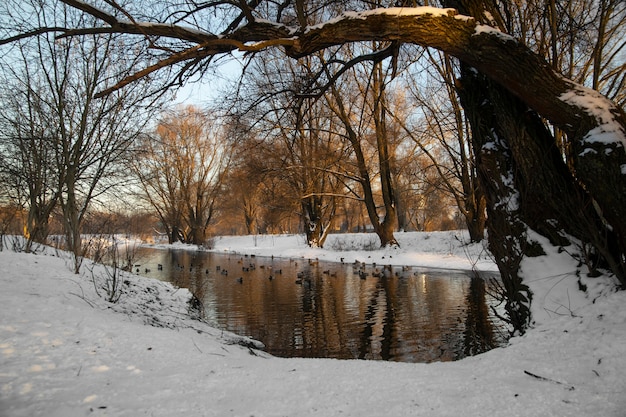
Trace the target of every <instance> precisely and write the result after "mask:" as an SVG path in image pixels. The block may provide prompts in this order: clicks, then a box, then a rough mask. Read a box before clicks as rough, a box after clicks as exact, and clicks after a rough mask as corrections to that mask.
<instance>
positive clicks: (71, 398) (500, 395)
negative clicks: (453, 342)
mask: <svg viewBox="0 0 626 417" xmlns="http://www.w3.org/2000/svg"><path fill="white" fill-rule="evenodd" d="M406 237H408V236H406ZM246 239H250V240H249V241H248V242H249V243H246ZM252 239H254V238H252V237H244V238H241V240H240V241H239V242H237V238H226V237H224V238H222V239H216V241H215V242H214V249H213V250H216V251H231V252H233V253H235V252H236V253H248V252H249V251H252V250H254V251H262V253H261V252H255V253H256V254H257V255H258V256H261V255H264V256H272V255H274V256H298V257H311V258H316V257H317V258H320V259H322V258H323V257H325V256H331V255H330V254H326V253H327V252H328V253H331V251H330V249H324V250H315V249H308V248H306V247H304V248H302V247H300V246H294V245H299V244H298V243H297V242H294V241H291V242H288V239H287V237H285V238H284V239H285V241H283V240H282V239H283V238H281V237H271V238H270V237H264V238H263V239H264V240H263V241H262V240H261V239H260V238H258V237H257V238H256V241H253V240H252ZM265 239H267V240H265ZM270 239H273V240H270ZM291 239H297V237H292V238H291ZM411 239H413V242H414V243H413V244H417V243H418V242H421V243H420V244H422V245H426V244H427V243H430V244H431V245H432V250H431V249H424V247H417V246H416V247H413V248H411V245H412V244H410V243H403V242H402V240H401V245H402V246H401V248H400V249H397V250H395V252H388V251H394V250H385V251H370V250H363V249H356V250H353V251H354V252H356V253H355V254H352V253H350V252H351V251H352V250H343V251H342V252H341V255H343V256H339V254H335V255H333V256H339V258H341V257H343V258H344V261H346V262H348V261H353V260H352V258H350V257H351V256H355V257H357V256H358V257H360V258H362V259H359V260H360V261H361V262H370V261H371V262H381V261H383V260H390V259H394V260H397V261H398V263H397V264H396V263H395V262H396V261H393V262H389V263H392V264H394V265H400V264H409V265H416V266H420V265H421V266H430V267H445V268H450V265H453V264H454V263H455V262H457V261H458V262H461V261H460V259H461V258H464V257H465V258H467V256H465V255H464V254H465V253H469V252H471V251H479V252H481V251H483V249H482V247H481V248H480V250H479V248H478V247H476V248H468V246H467V245H465V247H463V243H462V242H461V240H462V239H457V238H456V237H455V235H454V234H453V233H447V234H445V233H444V234H441V235H438V234H437V235H434V234H433V235H430V237H428V238H426V236H425V235H423V236H414V237H412V238H411ZM407 241H408V240H407ZM407 241H405V242H407ZM255 242H256V244H254V243H255ZM271 242H273V243H271ZM435 242H437V243H435ZM454 242H459V243H458V245H457V244H455V243H454ZM272 245H273V246H272ZM446 245H447V246H446ZM304 246H306V245H304ZM453 246H454V247H453ZM435 247H437V249H435ZM442 248H447V249H446V250H444V249H442ZM188 249H190V250H191V249H193V248H188ZM193 250H195V249H193ZM309 250H310V251H312V252H309ZM288 251H293V252H288ZM298 251H299V252H298ZM411 251H413V255H411ZM437 251H438V252H437ZM272 252H273V253H272ZM296 252H298V254H297V255H294V254H295V253H296ZM428 254H430V255H428ZM60 255H61V256H55V254H54V253H51V254H50V255H43V254H40V255H31V254H23V253H15V252H11V251H7V250H6V249H5V250H4V251H3V252H0V268H2V271H3V272H2V274H0V285H1V286H2V291H0V312H1V315H0V416H2V417H9V416H11V417H13V416H43V415H45V416H63V417H66V416H70V417H71V416H137V415H151V416H183V415H184V416H213V415H215V416H251V415H254V416H257V417H258V416H339V415H341V416H344V415H348V416H389V415H393V416H408V415H411V416H421V415H423V416H452V415H455V416H457V415H463V416H484V415H503V414H506V415H517V416H537V415H542V416H551V415H552V416H586V415H594V416H615V417H617V416H621V415H623V410H624V407H625V406H626V400H624V399H623V398H624V393H626V381H625V380H624V370H625V369H626V346H625V345H624V343H623V341H624V340H626V309H625V308H624V307H623V306H624V305H626V293H624V292H619V293H614V292H612V291H611V290H610V286H609V285H608V284H607V283H606V281H605V280H598V279H596V280H588V279H586V280H585V283H586V285H588V291H589V293H588V294H587V295H585V294H582V293H581V294H578V293H579V292H580V291H579V290H577V289H576V287H577V285H576V283H575V282H574V285H573V286H570V283H569V281H572V280H571V279H569V280H568V279H567V278H566V275H565V276H563V275H561V276H560V277H558V279H557V278H554V277H553V276H554V274H559V273H560V274H565V273H566V272H567V270H568V269H569V270H570V271H571V266H572V264H571V260H570V261H567V259H566V258H563V261H562V262H557V263H559V265H556V264H551V265H543V264H541V262H540V261H536V262H535V263H534V264H530V263H529V264H526V265H524V267H525V268H534V271H535V272H536V273H537V279H536V280H534V281H533V283H532V285H533V290H534V291H535V299H536V303H537V306H536V307H535V308H536V309H537V310H538V309H539V308H540V306H543V309H544V310H548V309H550V310H551V311H550V313H547V312H546V311H544V313H543V315H541V321H540V324H538V325H537V326H536V327H535V328H533V329H531V330H530V331H529V332H528V333H527V334H526V335H525V336H522V337H517V338H514V339H512V340H511V342H510V345H509V346H508V347H506V348H500V349H495V350H492V351H490V352H487V353H485V354H482V355H479V356H476V357H471V358H466V359H463V360H461V361H458V362H451V363H432V364H406V363H389V362H373V361H357V360H350V361H339V360H327V359H281V358H274V357H270V356H268V355H267V354H265V353H263V352H262V351H259V350H257V349H255V347H256V346H257V345H255V344H254V343H253V341H250V340H248V339H246V338H242V337H239V336H236V335H232V334H228V333H225V332H222V331H219V330H216V329H213V328H211V327H209V326H208V325H206V324H204V323H202V322H198V321H196V320H193V319H192V318H190V316H189V314H188V304H187V301H188V300H189V297H190V294H189V292H188V291H186V290H183V289H176V288H174V287H172V286H171V285H169V284H167V283H163V282H160V281H156V280H152V279H146V278H142V277H139V276H136V275H124V276H123V282H124V286H123V289H124V292H123V294H122V297H121V298H120V300H119V302H118V303H116V304H111V303H108V302H107V301H105V300H104V299H103V298H102V297H101V296H99V295H98V294H96V288H101V285H102V283H103V281H102V280H104V279H106V273H105V271H104V270H103V269H102V268H101V267H100V266H95V267H91V266H90V264H89V263H88V262H87V261H85V265H84V269H83V271H84V272H83V273H82V274H80V275H74V274H72V273H71V272H70V271H69V269H68V260H67V259H66V258H65V257H64V256H63V254H62V253H61V254H60ZM390 255H391V258H389V256H390ZM426 255H428V256H426ZM368 257H369V258H368ZM383 257H384V258H383ZM409 257H413V259H414V260H415V262H413V263H409V262H408V259H409ZM437 257H439V258H438V259H439V260H438V261H437V260H436V258H437ZM487 258H488V255H485V258H484V261H485V263H486V262H487V261H486V259H487ZM324 259H327V258H324ZM429 259H430V260H429ZM470 259H472V258H471V257H470ZM327 260H330V259H327ZM336 260H337V259H336ZM418 261H419V262H418ZM426 261H428V262H431V264H430V265H424V264H423V262H426ZM466 262H469V264H470V265H471V264H472V262H474V261H466ZM568 262H569V263H568ZM459 269H464V268H459ZM529 270H530V269H529ZM91 271H93V272H91ZM559 271H561V272H559ZM94 280H95V282H96V285H94ZM574 281H575V280H574ZM540 291H543V292H540ZM99 292H100V293H101V292H102V291H101V290H100V291H99ZM564 300H565V301H566V304H563V301H564ZM567 300H569V302H567ZM547 306H552V307H547ZM555 306H556V307H555Z"/></svg>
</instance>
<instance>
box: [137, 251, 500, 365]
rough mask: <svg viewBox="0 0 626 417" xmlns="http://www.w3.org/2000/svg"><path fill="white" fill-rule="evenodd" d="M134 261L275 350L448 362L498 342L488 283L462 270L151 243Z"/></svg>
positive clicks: (222, 322) (226, 324)
mask: <svg viewBox="0 0 626 417" xmlns="http://www.w3.org/2000/svg"><path fill="white" fill-rule="evenodd" d="M137 259H138V260H137V264H138V266H136V269H135V271H136V272H137V273H141V274H142V275H146V276H150V277H154V278H158V279H161V280H165V281H169V282H172V283H173V284H175V285H177V286H180V287H185V288H189V289H190V290H191V291H192V292H193V293H194V294H195V295H196V296H197V297H198V298H199V299H200V300H201V301H202V303H203V306H204V310H205V315H206V317H207V319H208V320H209V322H210V323H212V324H213V325H214V326H216V327H218V328H222V329H225V330H229V331H231V332H234V333H237V334H240V335H245V336H250V337H252V338H254V339H257V340H260V341H262V342H263V343H264V344H265V345H266V351H267V352H269V353H271V354H273V355H276V356H282V357H318V358H319V357H323V358H338V359H374V360H393V361H402V362H432V361H450V360H457V359H461V358H463V357H465V356H468V355H474V354H478V353H481V352H484V351H487V350H489V349H491V348H493V347H496V346H498V345H499V344H501V343H503V342H504V337H503V336H502V332H501V331H500V330H499V329H502V328H503V325H502V323H500V322H499V321H498V320H497V318H495V317H494V316H493V314H492V313H491V309H490V308H489V305H490V304H494V301H493V300H492V299H491V298H490V297H489V296H488V295H487V294H486V293H485V283H484V282H483V280H481V279H476V278H474V279H472V278H471V277H470V276H469V275H468V274H465V273H462V272H457V271H442V270H424V269H417V268H402V267H393V268H382V267H380V266H374V265H367V266H365V267H363V266H358V267H357V266H355V265H353V264H340V263H331V262H326V263H323V262H317V261H311V260H307V259H297V260H289V259H279V258H266V257H251V256H244V255H234V254H231V255H223V254H215V253H210V252H202V251H198V252H196V251H184V250H171V249H170V250H159V249H152V248H140V249H139V252H138V253H137ZM159 265H160V266H159ZM359 271H363V272H364V273H366V274H367V276H366V277H363V276H360V275H359V274H360V273H359ZM363 272H361V274H362V273H363Z"/></svg>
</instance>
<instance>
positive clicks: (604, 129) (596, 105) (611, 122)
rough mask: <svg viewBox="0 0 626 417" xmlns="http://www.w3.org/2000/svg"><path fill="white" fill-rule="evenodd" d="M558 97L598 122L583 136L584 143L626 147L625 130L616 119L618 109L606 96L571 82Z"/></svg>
mask: <svg viewBox="0 0 626 417" xmlns="http://www.w3.org/2000/svg"><path fill="white" fill-rule="evenodd" d="M559 99H560V100H561V101H563V102H564V103H567V104H569V105H572V106H576V107H578V108H580V109H582V110H583V111H584V112H585V113H587V114H588V115H589V116H592V117H594V118H595V119H596V121H597V122H598V126H597V127H596V128H594V129H592V130H591V131H589V132H588V133H587V135H586V136H585V138H584V142H585V143H602V144H612V143H615V144H618V145H619V146H622V147H623V148H626V132H624V128H623V127H622V126H621V124H620V123H618V121H617V119H616V115H617V114H619V111H618V110H617V108H616V107H615V104H613V103H612V102H611V101H609V100H607V99H606V97H604V96H602V95H601V94H600V93H598V92H597V91H595V90H593V89H591V88H587V87H584V86H582V85H578V84H573V87H572V88H571V89H570V90H569V91H567V92H566V93H563V94H562V95H561V96H560V97H559ZM583 152H584V151H583ZM581 156H582V155H581Z"/></svg>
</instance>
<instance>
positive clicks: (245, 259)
mask: <svg viewBox="0 0 626 417" xmlns="http://www.w3.org/2000/svg"><path fill="white" fill-rule="evenodd" d="M254 258H255V255H245V256H242V257H240V258H239V259H238V260H237V264H238V265H240V266H239V267H240V268H241V274H240V275H239V276H238V277H237V278H236V281H237V282H238V283H239V284H243V282H244V275H245V273H249V272H253V271H256V270H257V268H258V269H262V270H265V271H267V274H266V277H267V279H269V280H270V281H272V280H274V278H276V276H277V275H282V273H283V270H282V268H274V267H273V266H266V265H264V264H258V266H257V263H256V262H255V260H254ZM228 259H229V260H230V257H229V258H228ZM272 259H273V257H272ZM305 262H306V263H307V264H308V266H309V267H317V266H318V264H319V259H317V258H315V259H307V260H305ZM290 263H294V266H295V267H296V268H297V267H298V266H299V265H298V260H295V259H290ZM341 264H342V265H343V264H345V263H344V259H343V258H341ZM351 265H352V270H353V273H355V274H356V275H358V276H359V278H360V279H362V280H365V279H367V278H368V277H370V276H371V277H373V278H388V277H391V276H397V277H399V276H401V275H404V273H405V272H407V271H410V270H411V267H410V266H403V267H401V269H400V270H399V269H398V268H394V267H393V266H391V265H383V266H382V267H381V266H378V265H377V264H376V263H372V264H367V263H365V262H360V261H358V260H356V261H354V262H353V263H352V264H351ZM134 266H135V267H136V272H137V273H139V272H140V269H139V267H140V266H141V265H138V264H136V265H134ZM157 269H158V270H159V271H162V270H163V265H162V264H158V265H157ZM174 269H175V270H176V271H180V272H182V271H186V270H188V271H189V272H193V271H194V270H200V271H201V270H202V269H204V273H205V274H206V275H208V274H209V273H210V270H209V268H206V267H203V266H202V265H200V266H194V265H193V264H190V265H189V267H186V266H184V265H181V264H177V265H176V266H175V267H174ZM400 271H401V272H400ZM144 272H145V273H149V272H150V269H149V268H145V269H144ZM215 272H216V273H219V274H220V275H223V276H229V271H228V269H226V268H223V267H222V266H221V265H217V266H215ZM322 274H323V275H326V276H329V277H337V271H335V270H331V269H325V270H323V271H322ZM417 274H418V273H417V272H416V273H415V275H417ZM295 283H296V284H298V285H307V286H310V285H311V273H310V271H305V270H301V271H299V272H298V273H297V274H296V280H295Z"/></svg>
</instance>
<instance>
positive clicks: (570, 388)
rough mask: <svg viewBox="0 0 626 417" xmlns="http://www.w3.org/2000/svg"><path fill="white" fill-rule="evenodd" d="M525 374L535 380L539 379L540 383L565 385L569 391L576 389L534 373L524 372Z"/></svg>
mask: <svg viewBox="0 0 626 417" xmlns="http://www.w3.org/2000/svg"><path fill="white" fill-rule="evenodd" d="M524 373H525V374H526V375H528V376H532V377H533V378H537V379H538V380H540V381H547V382H552V383H554V384H559V385H564V386H565V387H567V389H568V390H569V391H574V387H573V386H572V385H567V384H565V383H563V382H560V381H557V380H554V379H550V378H546V377H545V376H540V375H537V374H533V373H532V372H528V371H526V370H524Z"/></svg>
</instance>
